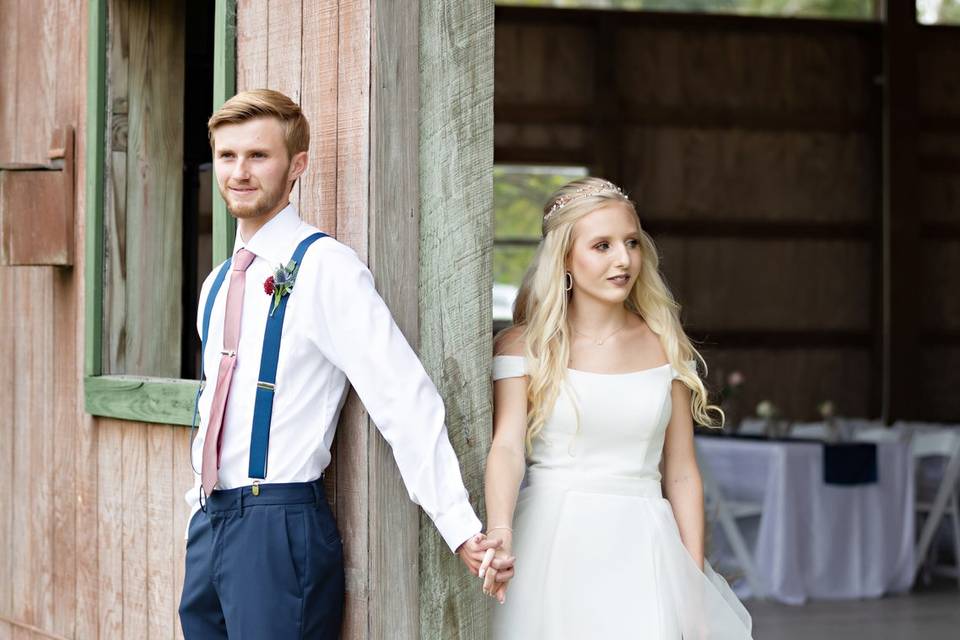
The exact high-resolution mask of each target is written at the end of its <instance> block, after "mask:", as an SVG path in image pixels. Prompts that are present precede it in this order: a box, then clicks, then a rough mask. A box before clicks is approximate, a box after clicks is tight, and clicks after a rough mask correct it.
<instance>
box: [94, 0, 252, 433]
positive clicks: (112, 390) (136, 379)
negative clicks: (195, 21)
mask: <svg viewBox="0 0 960 640" xmlns="http://www.w3.org/2000/svg"><path fill="white" fill-rule="evenodd" d="M108 1H109V0H91V2H90V4H89V24H88V46H89V55H88V68H87V122H86V134H87V136H86V140H87V142H86V157H85V161H86V163H85V164H86V166H85V171H86V180H85V185H84V187H85V207H84V209H85V210H84V223H85V230H84V245H85V246H84V380H83V395H84V408H85V410H86V412H87V413H89V414H91V415H94V416H100V417H109V418H117V419H120V420H135V421H138V422H156V423H161V424H175V425H187V426H189V425H191V424H192V422H193V404H194V398H195V396H196V392H197V385H198V383H199V381H198V380H185V379H175V378H161V377H150V376H133V375H118V374H111V375H104V373H103V362H102V353H103V352H102V347H103V288H104V283H103V273H104V228H103V224H104V189H105V184H104V181H105V179H106V173H105V161H106V156H105V153H106V144H107V131H106V91H107V86H106V81H107V78H106V69H107V60H106V32H107V6H108ZM236 16H237V0H216V13H215V20H214V58H213V67H214V70H213V108H214V109H216V108H218V107H219V106H220V105H222V104H223V103H224V102H225V101H226V100H227V99H228V98H229V97H230V96H232V95H233V94H234V93H236V40H237V38H236ZM212 197H213V265H211V267H213V266H215V265H217V264H219V263H221V262H223V261H224V260H226V259H227V258H228V257H229V255H230V251H231V249H232V247H233V241H234V237H235V234H236V221H235V220H234V219H233V218H231V217H230V216H229V215H228V214H227V210H226V206H225V204H224V202H223V200H222V199H221V197H220V195H219V194H218V193H217V189H216V186H214V188H213V193H212Z"/></svg>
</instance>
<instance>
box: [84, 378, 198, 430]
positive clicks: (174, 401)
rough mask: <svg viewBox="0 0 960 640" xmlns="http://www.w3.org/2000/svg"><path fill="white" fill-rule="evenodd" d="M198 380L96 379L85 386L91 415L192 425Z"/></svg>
mask: <svg viewBox="0 0 960 640" xmlns="http://www.w3.org/2000/svg"><path fill="white" fill-rule="evenodd" d="M197 384H198V383H197V381H196V380H172V379H164V378H152V377H151V378H145V377H142V376H95V377H90V378H87V379H86V381H85V385H84V393H85V396H86V408H87V411H88V412H89V413H92V414H94V415H100V416H113V417H116V418H123V419H126V420H137V421H139V422H156V423H160V424H179V425H189V424H191V421H192V420H193V407H194V400H195V398H196V393H197Z"/></svg>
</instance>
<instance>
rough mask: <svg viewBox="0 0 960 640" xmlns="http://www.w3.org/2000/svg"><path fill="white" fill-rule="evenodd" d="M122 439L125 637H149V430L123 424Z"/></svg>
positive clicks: (121, 484) (122, 540) (142, 426)
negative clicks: (145, 471) (145, 470)
mask: <svg viewBox="0 0 960 640" xmlns="http://www.w3.org/2000/svg"><path fill="white" fill-rule="evenodd" d="M122 428H123V434H122V436H121V449H120V451H119V454H120V456H121V475H120V476H119V478H118V481H119V483H120V498H121V502H120V505H119V508H120V521H121V531H122V533H121V536H120V544H121V548H122V550H123V570H122V571H121V576H122V579H123V583H122V584H123V590H122V596H123V638H129V639H130V640H135V639H141V638H146V637H149V631H148V619H147V615H148V613H147V611H148V604H147V571H148V570H149V564H148V559H147V550H148V546H149V545H148V544H147V517H148V516H147V504H148V503H147V474H145V473H144V469H147V470H148V471H149V468H148V466H147V427H146V425H143V424H140V423H137V422H126V423H123V427H122Z"/></svg>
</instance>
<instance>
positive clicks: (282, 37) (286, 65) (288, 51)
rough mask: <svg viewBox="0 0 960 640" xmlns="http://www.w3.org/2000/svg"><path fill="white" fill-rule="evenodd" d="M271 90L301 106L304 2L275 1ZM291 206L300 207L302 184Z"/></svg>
mask: <svg viewBox="0 0 960 640" xmlns="http://www.w3.org/2000/svg"><path fill="white" fill-rule="evenodd" d="M267 24H268V25H269V35H268V36H267V38H268V40H267V46H268V47H269V49H268V51H267V86H269V87H270V88H271V89H274V90H275V91H279V92H280V93H283V94H285V95H287V96H289V97H290V99H291V100H293V101H294V102H296V103H298V104H299V103H300V69H301V64H302V63H301V55H302V53H303V51H302V34H303V15H302V4H301V0H273V2H271V3H270V16H269V18H268V19H267ZM290 202H292V203H294V204H299V202H300V183H299V181H298V182H297V183H296V184H295V185H294V186H293V191H292V192H291V193H290Z"/></svg>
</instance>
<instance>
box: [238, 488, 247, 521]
mask: <svg viewBox="0 0 960 640" xmlns="http://www.w3.org/2000/svg"><path fill="white" fill-rule="evenodd" d="M245 490H246V487H240V489H239V493H238V494H237V499H238V500H239V501H240V517H241V518H242V517H243V492H244V491H245Z"/></svg>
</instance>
